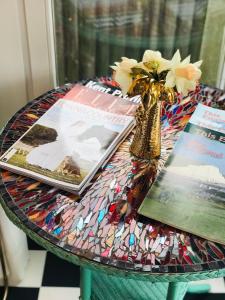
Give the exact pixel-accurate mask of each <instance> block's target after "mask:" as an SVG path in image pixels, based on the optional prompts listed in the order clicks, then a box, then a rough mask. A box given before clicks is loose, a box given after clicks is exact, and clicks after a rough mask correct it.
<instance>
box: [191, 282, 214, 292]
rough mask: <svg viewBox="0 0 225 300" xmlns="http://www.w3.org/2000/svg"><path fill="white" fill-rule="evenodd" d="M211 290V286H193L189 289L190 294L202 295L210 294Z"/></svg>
mask: <svg viewBox="0 0 225 300" xmlns="http://www.w3.org/2000/svg"><path fill="white" fill-rule="evenodd" d="M210 290H211V286H210V284H206V283H205V284H192V285H190V286H189V287H188V290H187V291H188V293H191V294H202V293H209V292H210Z"/></svg>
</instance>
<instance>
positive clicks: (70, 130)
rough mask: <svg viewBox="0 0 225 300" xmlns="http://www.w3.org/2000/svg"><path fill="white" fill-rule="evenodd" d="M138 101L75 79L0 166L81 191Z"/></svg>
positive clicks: (127, 125)
mask: <svg viewBox="0 0 225 300" xmlns="http://www.w3.org/2000/svg"><path fill="white" fill-rule="evenodd" d="M136 107H137V104H136V103H134V102H131V101H127V100H125V99H121V98H119V97H116V96H113V95H110V94H105V93H102V92H100V91H96V90H93V89H90V88H88V87H86V86H83V85H80V84H76V85H75V87H73V88H72V89H71V90H70V91H69V92H68V93H67V94H66V95H65V97H64V98H62V99H59V100H58V101H57V102H56V103H55V104H54V105H53V106H52V107H51V108H50V109H49V110H48V111H47V112H46V113H45V114H44V115H43V116H42V117H41V118H40V119H39V120H38V121H37V122H36V123H35V124H34V125H32V126H31V128H30V129H29V130H28V131H27V132H25V134H24V135H23V136H22V137H21V138H20V139H19V140H18V141H16V142H15V143H14V144H13V145H12V146H11V147H10V148H9V149H8V150H7V151H6V152H5V153H4V154H3V155H2V156H1V157H0V167H2V168H5V169H8V170H10V171H12V172H15V173H19V174H22V175H26V176H29V177H33V178H35V179H37V180H40V181H44V182H46V183H48V184H52V185H54V186H57V187H60V188H63V189H65V190H68V191H71V192H74V193H82V191H83V190H84V189H85V188H86V187H87V185H88V183H89V182H90V180H91V179H92V178H93V176H94V175H95V173H96V171H97V170H98V168H99V167H100V166H101V165H102V164H103V163H104V162H105V161H106V160H107V159H108V158H109V157H110V155H111V154H112V153H113V152H114V151H115V149H116V147H118V145H119V144H120V143H121V141H122V140H123V139H124V138H125V137H126V136H127V134H128V133H129V132H130V131H131V129H132V128H133V126H134V117H133V116H134V113H135V110H136Z"/></svg>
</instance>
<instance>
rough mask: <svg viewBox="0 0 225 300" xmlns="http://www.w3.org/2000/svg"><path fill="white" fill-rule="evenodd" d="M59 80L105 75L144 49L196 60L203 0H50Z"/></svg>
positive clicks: (202, 20)
mask: <svg viewBox="0 0 225 300" xmlns="http://www.w3.org/2000/svg"><path fill="white" fill-rule="evenodd" d="M54 3H55V6H54V10H55V11H54V14H55V33H56V45H57V47H56V49H57V68H58V70H57V73H58V79H59V83H60V84H62V83H64V82H72V81H74V80H80V79H86V78H91V77H95V76H102V75H109V74H110V73H111V71H110V68H109V66H110V65H112V64H113V63H114V62H115V61H118V60H120V57H121V56H127V57H132V58H136V59H137V60H140V59H141V57H142V55H143V52H144V50H145V49H152V50H159V51H161V53H162V55H163V56H164V57H165V58H167V59H170V58H171V57H172V55H173V53H174V52H175V51H176V49H180V51H181V55H182V57H183V58H184V57H186V56H187V55H188V54H191V56H192V61H196V60H198V59H199V56H200V50H201V44H202V38H203V32H204V25H205V19H206V14H207V7H208V0H114V1H109V0H92V1H89V0H82V1H79V0H55V1H54Z"/></svg>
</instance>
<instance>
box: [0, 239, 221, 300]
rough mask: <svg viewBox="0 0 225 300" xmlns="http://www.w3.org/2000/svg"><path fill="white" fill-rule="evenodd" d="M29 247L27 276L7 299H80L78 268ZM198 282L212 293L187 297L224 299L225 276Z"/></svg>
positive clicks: (12, 288)
mask: <svg viewBox="0 0 225 300" xmlns="http://www.w3.org/2000/svg"><path fill="white" fill-rule="evenodd" d="M28 246H29V254H30V258H29V263H28V266H27V269H26V275H25V277H24V279H23V280H22V281H21V282H20V283H19V284H18V285H17V286H15V287H10V288H9V294H8V297H7V300H50V299H54V300H78V299H79V296H80V288H79V286H80V275H79V267H77V266H75V265H73V264H71V263H68V262H66V261H64V260H62V259H60V258H58V257H56V256H55V255H53V254H51V253H50V252H47V251H46V250H44V249H43V248H41V247H40V246H38V245H37V244H36V243H34V242H33V241H31V240H30V239H28ZM199 283H201V284H202V283H209V284H210V285H211V293H209V294H187V295H186V297H185V300H225V284H224V279H223V278H219V279H212V280H206V281H201V282H199ZM195 284H198V282H197V283H195ZM2 294H3V288H1V287H0V300H1V299H2ZM105 300H107V299H105ZM115 300H116V299H115ZM125 300H126V299H125ZM137 300H138V299H137Z"/></svg>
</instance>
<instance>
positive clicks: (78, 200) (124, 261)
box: [0, 78, 225, 273]
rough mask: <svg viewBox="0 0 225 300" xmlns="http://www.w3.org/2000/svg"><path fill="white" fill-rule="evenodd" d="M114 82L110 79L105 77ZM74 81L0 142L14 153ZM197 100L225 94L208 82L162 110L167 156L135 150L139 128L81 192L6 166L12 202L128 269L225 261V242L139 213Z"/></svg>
mask: <svg viewBox="0 0 225 300" xmlns="http://www.w3.org/2000/svg"><path fill="white" fill-rule="evenodd" d="M99 81H101V82H102V83H105V84H107V83H110V79H108V78H101V79H99ZM71 86H72V85H66V86H64V87H62V88H57V89H56V90H52V91H49V92H48V93H46V94H44V95H43V96H41V97H39V98H37V99H35V100H34V101H32V102H31V103H29V104H27V105H26V106H25V107H24V108H22V109H21V110H20V111H19V112H18V113H17V114H16V115H15V116H14V117H13V118H12V119H11V120H10V121H9V123H8V124H7V125H6V127H5V129H4V131H3V133H2V135H1V140H0V145H1V152H2V153H3V152H4V151H6V150H7V149H8V148H9V147H10V146H11V145H12V143H13V142H15V141H16V140H17V139H18V138H19V137H20V136H21V135H22V134H23V133H24V132H25V131H26V130H27V129H28V128H29V127H30V126H31V125H32V124H33V123H34V122H35V121H36V120H37V119H38V118H39V117H40V116H41V115H42V114H43V113H44V112H45V111H46V110H47V109H48V108H49V107H51V105H53V104H54V103H55V102H56V101H57V100H58V99H59V98H60V97H62V96H63V95H65V93H66V92H68V90H69V89H70V88H71ZM197 102H202V103H204V104H206V105H209V106H213V107H217V108H221V109H225V93H224V92H222V91H220V90H218V89H213V88H210V87H208V86H205V85H201V86H200V87H199V89H198V90H196V91H195V92H193V93H191V94H190V95H189V96H188V97H187V98H185V99H182V98H181V96H180V95H178V97H177V101H176V103H175V104H173V105H169V104H165V105H164V106H163V109H162V155H161V158H160V159H159V160H154V161H152V162H151V163H149V162H147V161H140V160H136V159H134V158H133V157H131V155H130V153H129V145H130V142H131V139H132V133H131V134H130V136H129V137H128V138H127V139H126V140H125V141H124V142H123V143H122V145H121V146H120V147H119V149H118V151H117V152H116V153H115V154H114V155H113V157H112V158H111V159H110V161H109V162H108V163H107V164H106V165H105V166H104V167H103V168H102V169H100V170H99V171H98V173H97V174H96V176H95V178H94V179H93V181H92V184H91V186H90V187H89V189H87V190H86V191H85V192H84V193H83V195H82V196H81V197H78V196H75V195H72V194H70V193H68V192H65V191H61V190H58V189H56V188H53V187H50V186H48V185H46V184H43V183H40V182H37V181H35V180H33V179H30V178H26V177H23V176H19V175H15V174H13V173H11V172H8V171H4V170H1V171H0V174H1V186H0V192H1V196H2V198H3V201H5V203H6V205H7V206H8V207H9V208H10V209H11V210H12V211H14V213H15V214H16V215H17V216H18V217H19V219H20V220H21V221H22V222H23V223H24V224H25V225H26V226H27V227H28V228H30V229H32V230H33V231H35V232H37V233H38V234H39V235H40V236H42V237H44V238H45V239H48V240H50V241H51V242H52V243H54V244H55V245H57V246H59V247H61V248H63V249H66V250H67V251H68V249H70V251H71V253H74V254H77V255H79V256H82V257H86V258H88V259H91V260H94V261H97V262H101V263H102V264H108V265H112V266H116V267H119V268H123V269H127V270H131V269H132V270H142V271H146V272H162V273H164V272H166V273H167V272H175V273H176V272H178V273H179V272H194V271H200V270H212V269H216V268H221V267H224V266H225V246H222V245H219V244H216V243H213V242H210V241H207V240H204V239H202V238H199V237H197V236H194V235H191V234H188V233H185V232H181V231H179V230H176V229H174V228H172V227H169V226H167V225H164V224H162V223H159V222H155V221H152V220H150V219H147V218H144V217H142V216H140V215H138V214H137V209H138V207H139V205H140V204H141V202H142V200H143V198H144V196H145V194H146V192H147V190H148V188H149V187H150V186H151V184H152V183H153V182H154V180H155V178H156V176H157V174H158V173H159V172H160V170H161V169H162V168H163V165H164V163H165V161H166V159H167V158H168V155H169V154H170V152H171V150H172V149H173V146H174V143H175V142H176V140H177V139H178V137H179V135H180V132H181V130H182V129H183V128H184V126H185V124H186V123H187V122H188V120H189V118H190V116H191V114H192V113H193V111H194V110H195V107H196V104H197Z"/></svg>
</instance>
